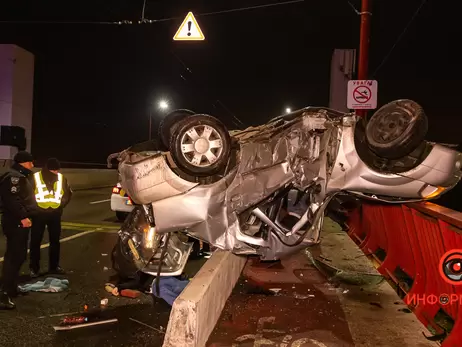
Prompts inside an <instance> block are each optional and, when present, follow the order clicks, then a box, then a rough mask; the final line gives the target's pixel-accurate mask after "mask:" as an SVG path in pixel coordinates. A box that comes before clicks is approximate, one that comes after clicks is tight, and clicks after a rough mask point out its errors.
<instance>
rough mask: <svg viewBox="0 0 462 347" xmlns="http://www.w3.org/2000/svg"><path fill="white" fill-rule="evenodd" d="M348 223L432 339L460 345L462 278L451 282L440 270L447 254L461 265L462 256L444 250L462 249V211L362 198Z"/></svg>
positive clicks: (355, 238) (446, 346) (448, 346)
mask: <svg viewBox="0 0 462 347" xmlns="http://www.w3.org/2000/svg"><path fill="white" fill-rule="evenodd" d="M347 224H348V226H349V230H348V234H349V235H350V237H351V238H352V239H353V241H355V242H356V243H357V245H358V246H359V247H360V248H361V250H362V251H363V252H364V253H365V254H366V255H367V256H368V257H369V258H370V259H371V260H372V261H373V263H374V264H375V265H376V267H377V270H378V271H379V272H380V273H381V274H382V275H383V276H384V277H385V278H386V279H387V280H388V282H389V283H390V284H391V285H392V286H393V287H394V289H395V290H396V292H397V293H398V295H399V296H400V297H401V298H402V299H403V301H404V302H405V303H406V304H407V305H408V307H409V308H410V309H411V310H412V311H413V312H414V314H415V315H416V317H417V318H418V319H419V320H420V322H421V323H422V324H424V325H425V327H426V328H427V329H428V330H429V332H430V333H431V334H433V338H432V339H433V340H434V339H435V338H436V339H439V341H441V342H442V346H443V347H456V346H462V281H459V282H451V280H450V278H448V277H447V276H445V274H444V271H443V270H442V269H443V259H447V260H448V262H449V263H451V260H452V263H451V264H455V266H456V269H458V270H459V271H460V270H461V269H460V265H461V264H460V262H459V261H456V263H454V261H455V260H454V259H456V258H459V259H460V258H461V255H458V256H457V255H453V256H452V258H453V259H451V258H449V259H448V258H446V255H448V254H449V253H454V252H457V250H459V252H460V251H461V250H462V213H460V212H456V211H453V210H450V209H448V208H445V207H441V206H438V205H436V204H433V203H429V202H421V203H412V204H406V205H404V204H403V205H383V204H376V203H370V202H363V203H362V204H361V205H360V206H359V207H356V208H355V209H353V210H352V211H350V213H349V219H348V223H347ZM454 257H456V258H454ZM458 262H459V263H458ZM457 263H458V264H457ZM453 269H454V268H453Z"/></svg>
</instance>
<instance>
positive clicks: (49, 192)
mask: <svg viewBox="0 0 462 347" xmlns="http://www.w3.org/2000/svg"><path fill="white" fill-rule="evenodd" d="M60 169H61V164H60V162H59V161H58V159H56V158H50V159H48V161H47V163H46V164H45V167H44V168H43V169H42V170H41V171H39V172H36V173H35V174H34V191H35V200H36V202H37V205H38V213H37V214H36V215H35V216H34V218H33V219H32V233H31V241H30V264H29V268H30V275H31V277H33V278H35V277H38V276H39V271H40V244H41V243H42V239H43V234H44V232H45V227H47V229H48V235H49V240H50V241H49V242H50V249H49V251H48V252H49V253H48V255H49V262H48V269H49V272H50V273H56V274H63V273H64V270H63V269H62V268H61V267H60V266H59V258H60V242H59V238H60V236H61V216H62V214H63V209H64V208H65V207H66V206H67V204H68V203H69V202H70V200H71V196H72V190H71V188H70V187H69V185H68V183H67V180H66V178H65V177H64V176H63V175H62V174H61V173H60V172H59V170H60Z"/></svg>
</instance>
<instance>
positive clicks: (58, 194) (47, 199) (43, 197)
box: [34, 171, 64, 209]
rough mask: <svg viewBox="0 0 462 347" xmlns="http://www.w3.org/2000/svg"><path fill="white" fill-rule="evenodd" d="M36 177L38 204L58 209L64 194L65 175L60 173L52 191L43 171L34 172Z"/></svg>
mask: <svg viewBox="0 0 462 347" xmlns="http://www.w3.org/2000/svg"><path fill="white" fill-rule="evenodd" d="M34 179H35V200H36V201H37V205H38V206H39V207H41V208H43V209H47V208H50V207H51V208H53V209H56V208H58V207H59V206H61V199H62V198H63V195H64V188H63V175H62V174H60V173H58V180H57V181H56V182H55V184H54V186H53V190H52V191H51V192H49V191H48V188H47V186H46V184H45V182H44V181H43V176H42V172H40V171H39V172H36V173H35V174H34Z"/></svg>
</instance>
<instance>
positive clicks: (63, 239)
mask: <svg viewBox="0 0 462 347" xmlns="http://www.w3.org/2000/svg"><path fill="white" fill-rule="evenodd" d="M96 232H100V233H101V232H102V233H116V232H117V230H115V229H113V230H107V229H106V230H105V229H103V228H97V229H93V230H87V231H84V232H82V233H78V234H75V235H71V236H68V237H64V238H62V239H60V240H59V242H60V243H62V242H66V241H70V240H73V239H76V238H78V237H82V236H85V235H88V234H92V233H96ZM47 247H50V243H49V242H48V243H44V244H43V245H40V249H44V248H47ZM27 253H29V250H27ZM3 260H4V257H1V258H0V263H1V262H3Z"/></svg>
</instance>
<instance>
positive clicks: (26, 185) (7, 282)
mask: <svg viewBox="0 0 462 347" xmlns="http://www.w3.org/2000/svg"><path fill="white" fill-rule="evenodd" d="M13 161H14V163H13V165H12V166H11V169H10V170H9V171H8V172H6V173H5V174H3V175H2V177H1V180H0V198H1V207H2V212H3V213H2V229H3V233H4V234H5V236H6V252H5V257H4V262H3V268H2V288H1V291H0V309H9V310H11V309H14V308H16V305H15V304H14V303H13V301H11V298H12V297H16V296H17V295H18V294H19V293H20V290H19V289H18V283H17V281H18V276H19V271H20V269H21V266H22V264H23V263H24V261H25V260H26V258H27V244H28V241H29V231H30V227H31V225H32V223H31V219H30V218H31V217H33V215H34V214H35V213H36V211H37V204H36V202H35V195H34V190H33V185H32V182H31V177H32V168H33V167H34V164H33V157H32V155H31V154H30V153H29V152H26V151H20V152H18V153H17V154H16V155H15V156H14V159H13Z"/></svg>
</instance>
